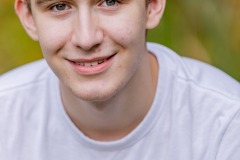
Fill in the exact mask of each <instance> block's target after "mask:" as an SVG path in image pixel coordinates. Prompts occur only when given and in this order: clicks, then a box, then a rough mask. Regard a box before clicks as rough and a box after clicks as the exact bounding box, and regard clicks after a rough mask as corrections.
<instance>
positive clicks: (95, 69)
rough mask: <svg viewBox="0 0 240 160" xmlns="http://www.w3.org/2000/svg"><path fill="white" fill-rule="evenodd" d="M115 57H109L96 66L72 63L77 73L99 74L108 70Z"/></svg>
mask: <svg viewBox="0 0 240 160" xmlns="http://www.w3.org/2000/svg"><path fill="white" fill-rule="evenodd" d="M113 58H114V56H113V57H111V58H110V59H108V60H107V61H105V62H103V63H101V64H98V65H96V66H80V65H77V64H76V63H74V62H70V63H71V65H72V66H73V68H74V70H75V71H76V72H77V73H79V74H82V75H94V74H99V73H102V72H104V71H106V70H107V69H108V68H109V67H110V66H111V63H112V61H113Z"/></svg>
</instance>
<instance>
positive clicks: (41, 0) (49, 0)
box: [35, 0, 54, 5]
mask: <svg viewBox="0 0 240 160" xmlns="http://www.w3.org/2000/svg"><path fill="white" fill-rule="evenodd" d="M51 1H54V0H36V2H35V3H36V4H37V5H41V4H43V3H47V2H51Z"/></svg>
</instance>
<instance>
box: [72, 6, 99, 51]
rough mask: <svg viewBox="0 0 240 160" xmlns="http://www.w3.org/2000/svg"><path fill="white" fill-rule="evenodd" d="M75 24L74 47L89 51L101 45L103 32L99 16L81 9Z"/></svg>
mask: <svg viewBox="0 0 240 160" xmlns="http://www.w3.org/2000/svg"><path fill="white" fill-rule="evenodd" d="M73 24H74V26H73V28H74V29H73V33H72V37H71V41H72V43H73V45H74V46H77V47H78V48H81V49H82V50H85V51H89V50H91V49H93V48H95V47H96V46H98V45H99V44H101V42H102V40H103V31H102V29H101V27H100V25H99V23H98V18H97V16H94V14H93V13H91V11H90V10H89V9H81V10H80V11H79V13H78V14H77V15H76V19H75V21H74V23H73Z"/></svg>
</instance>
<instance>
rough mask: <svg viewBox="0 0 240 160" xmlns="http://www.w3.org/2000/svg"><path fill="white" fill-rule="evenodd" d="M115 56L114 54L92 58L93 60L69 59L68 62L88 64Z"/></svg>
mask: <svg viewBox="0 0 240 160" xmlns="http://www.w3.org/2000/svg"><path fill="white" fill-rule="evenodd" d="M115 55H116V53H114V54H111V55H108V56H100V57H93V58H88V59H87V58H78V59H69V60H70V61H72V62H79V63H90V62H96V61H101V60H105V59H109V58H111V57H113V56H115Z"/></svg>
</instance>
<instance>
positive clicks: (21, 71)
mask: <svg viewBox="0 0 240 160" xmlns="http://www.w3.org/2000/svg"><path fill="white" fill-rule="evenodd" d="M50 72H51V71H50V69H49V67H48V65H47V63H46V62H45V60H38V61H35V62H31V63H29V64H25V65H23V66H20V67H18V68H16V69H13V70H11V71H9V72H7V73H5V74H3V75H1V76H0V84H1V85H0V93H1V92H4V91H7V90H12V89H14V88H19V87H23V86H26V85H30V84H33V83H38V82H39V81H41V80H42V79H44V78H46V77H47V76H48V74H49V73H50Z"/></svg>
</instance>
